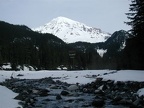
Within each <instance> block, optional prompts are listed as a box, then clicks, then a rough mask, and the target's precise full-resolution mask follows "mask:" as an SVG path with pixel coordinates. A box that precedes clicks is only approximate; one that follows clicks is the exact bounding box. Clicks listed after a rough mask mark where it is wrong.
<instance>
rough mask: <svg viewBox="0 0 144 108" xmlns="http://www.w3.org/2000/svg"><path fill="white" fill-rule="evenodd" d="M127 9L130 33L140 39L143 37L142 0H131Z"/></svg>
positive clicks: (143, 12) (143, 2) (143, 16)
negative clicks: (130, 27)
mask: <svg viewBox="0 0 144 108" xmlns="http://www.w3.org/2000/svg"><path fill="white" fill-rule="evenodd" d="M129 11H130V12H131V13H126V15H127V16H128V19H130V20H131V21H130V22H127V24H128V25H131V26H132V29H131V33H132V34H133V35H134V36H137V37H139V38H141V39H144V36H143V35H144V0H132V4H130V8H129Z"/></svg>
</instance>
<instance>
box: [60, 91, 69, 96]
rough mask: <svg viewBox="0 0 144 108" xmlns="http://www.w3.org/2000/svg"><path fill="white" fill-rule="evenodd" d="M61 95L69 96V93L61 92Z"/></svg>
mask: <svg viewBox="0 0 144 108" xmlns="http://www.w3.org/2000/svg"><path fill="white" fill-rule="evenodd" d="M61 95H63V96H68V95H69V92H68V91H62V92H61Z"/></svg>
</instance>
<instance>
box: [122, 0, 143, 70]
mask: <svg viewBox="0 0 144 108" xmlns="http://www.w3.org/2000/svg"><path fill="white" fill-rule="evenodd" d="M129 9H130V12H131V13H127V15H128V19H130V20H131V21H130V22H127V24H128V25H131V27H132V29H131V34H132V35H133V36H134V37H133V38H131V39H128V40H127V43H126V47H125V50H124V60H123V61H125V62H124V67H125V68H126V69H144V48H143V47H144V1H143V0H132V3H131V4H130V8H129Z"/></svg>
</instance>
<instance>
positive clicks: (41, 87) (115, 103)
mask: <svg viewBox="0 0 144 108" xmlns="http://www.w3.org/2000/svg"><path fill="white" fill-rule="evenodd" d="M0 85H3V86H6V87H7V88H9V89H11V90H12V91H14V92H16V93H18V94H19V95H18V96H16V97H15V99H17V100H21V101H20V103H19V104H20V105H22V107H23V108H144V96H138V94H137V91H138V90H139V89H141V88H144V82H134V81H127V82H122V81H117V82H114V81H113V80H103V78H97V79H96V80H95V81H94V82H91V83H88V84H85V85H80V84H75V85H72V84H68V83H65V82H61V81H59V80H56V81H54V80H53V78H51V77H48V78H43V79H7V80H6V81H5V82H3V83H1V84H0Z"/></svg>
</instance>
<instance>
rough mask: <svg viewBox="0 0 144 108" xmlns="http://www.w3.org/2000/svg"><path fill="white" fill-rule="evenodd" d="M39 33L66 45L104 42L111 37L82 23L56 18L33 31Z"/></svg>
mask: <svg viewBox="0 0 144 108" xmlns="http://www.w3.org/2000/svg"><path fill="white" fill-rule="evenodd" d="M33 30H34V31H38V32H40V33H51V34H53V35H55V36H57V37H59V38H60V39H62V40H63V41H64V42H66V43H74V42H78V41H81V42H89V43H97V42H105V41H106V40H107V39H108V38H109V37H110V36H111V35H110V34H109V33H106V32H103V31H102V30H101V29H98V28H93V27H89V26H87V25H85V24H83V23H80V22H77V21H73V20H71V19H68V18H65V17H57V18H55V19H53V20H52V21H50V22H49V23H47V24H45V25H44V26H40V27H38V28H35V29H33Z"/></svg>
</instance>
